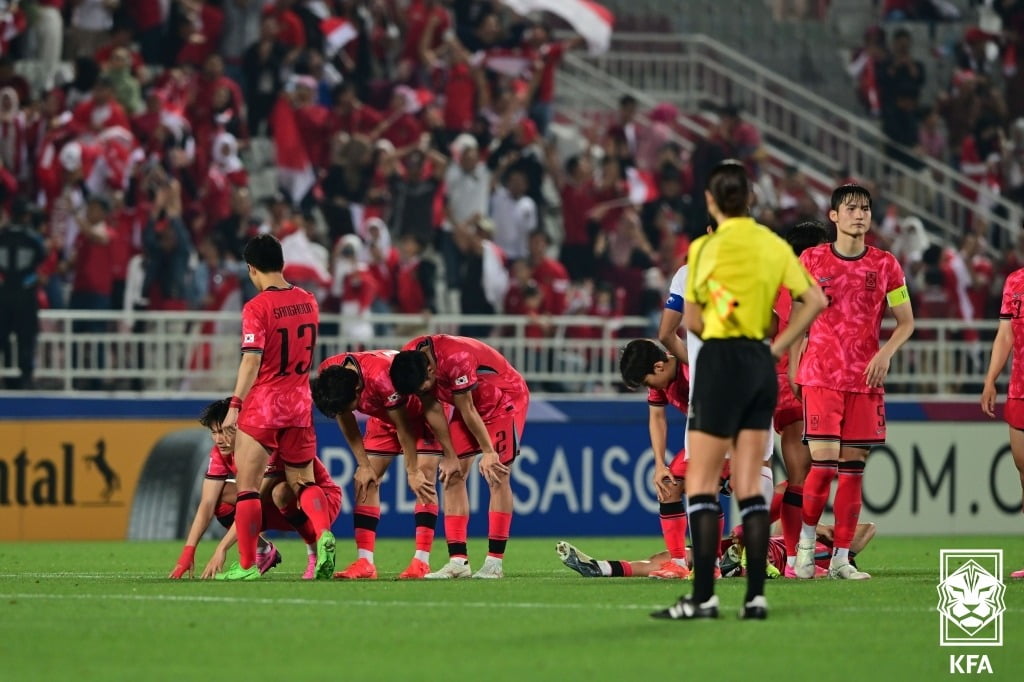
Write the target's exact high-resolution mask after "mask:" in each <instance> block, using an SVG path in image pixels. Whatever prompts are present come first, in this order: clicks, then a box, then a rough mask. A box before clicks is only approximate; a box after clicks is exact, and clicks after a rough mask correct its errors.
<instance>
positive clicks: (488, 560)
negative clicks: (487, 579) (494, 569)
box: [484, 554, 501, 566]
mask: <svg viewBox="0 0 1024 682" xmlns="http://www.w3.org/2000/svg"><path fill="white" fill-rule="evenodd" d="M484 563H485V564H498V565H499V566H501V557H497V556H491V555H490V554H488V555H487V558H485V559H484Z"/></svg>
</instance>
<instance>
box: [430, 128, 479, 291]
mask: <svg viewBox="0 0 1024 682" xmlns="http://www.w3.org/2000/svg"><path fill="white" fill-rule="evenodd" d="M452 153H453V155H454V161H455V162H454V163H452V164H449V166H448V168H447V169H446V170H445V176H444V188H445V221H444V223H443V224H442V226H441V232H440V234H439V235H438V238H439V247H440V250H441V256H442V258H443V259H444V271H445V283H446V285H447V287H448V291H449V292H450V293H452V294H454V293H455V292H457V291H458V289H459V285H460V281H459V272H460V270H461V265H462V264H461V262H460V253H461V252H460V251H459V249H458V248H457V247H456V246H455V237H454V233H455V231H456V230H466V229H468V228H469V227H470V225H471V224H474V223H476V221H478V220H480V219H481V218H483V217H484V216H486V215H488V211H489V205H490V199H491V172H490V171H489V170H488V169H487V164H485V163H484V162H483V161H481V160H480V150H479V147H478V144H477V141H476V138H475V137H473V136H472V135H470V134H468V133H463V134H462V135H459V136H458V137H457V138H455V141H454V142H453V143H452Z"/></svg>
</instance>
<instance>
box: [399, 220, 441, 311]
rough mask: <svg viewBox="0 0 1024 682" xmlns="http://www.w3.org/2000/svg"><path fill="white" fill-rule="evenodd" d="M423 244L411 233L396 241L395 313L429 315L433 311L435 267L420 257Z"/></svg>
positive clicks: (435, 295)
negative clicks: (397, 259) (397, 261)
mask: <svg viewBox="0 0 1024 682" xmlns="http://www.w3.org/2000/svg"><path fill="white" fill-rule="evenodd" d="M423 248H424V245H423V244H422V243H421V242H420V241H419V240H418V239H417V238H416V237H415V236H413V235H411V234H406V235H404V236H403V237H402V238H401V239H400V240H399V241H398V253H399V263H398V274H397V278H396V285H395V304H396V305H395V312H399V313H407V314H414V315H429V314H432V313H436V312H437V293H436V288H435V282H436V280H437V277H436V275H437V266H436V265H435V264H434V263H433V261H431V260H430V259H427V258H423Z"/></svg>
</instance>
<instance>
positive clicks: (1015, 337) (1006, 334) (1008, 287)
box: [981, 268, 1024, 579]
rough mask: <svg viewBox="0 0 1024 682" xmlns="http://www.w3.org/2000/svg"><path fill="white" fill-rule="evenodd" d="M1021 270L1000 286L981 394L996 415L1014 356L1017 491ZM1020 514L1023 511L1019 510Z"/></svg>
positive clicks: (1022, 369)
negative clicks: (996, 323) (998, 385)
mask: <svg viewBox="0 0 1024 682" xmlns="http://www.w3.org/2000/svg"><path fill="white" fill-rule="evenodd" d="M1022 299H1024V268H1021V269H1019V270H1014V271H1013V272H1012V273H1010V276H1009V277H1007V278H1006V284H1004V285H1003V302H1002V304H1001V305H1000V307H999V331H997V332H996V338H995V340H993V341H992V357H991V359H990V360H989V365H988V374H986V375H985V388H984V390H983V391H982V393H981V409H982V410H983V411H984V412H985V414H987V415H988V416H990V417H995V416H996V395H997V393H998V391H997V390H996V380H997V379H999V375H1000V374H1002V373H1003V368H1004V367H1006V361H1007V360H1009V359H1010V353H1011V352H1012V353H1013V365H1012V366H1011V368H1010V385H1009V386H1008V387H1007V391H1006V406H1005V408H1004V409H1003V419H1004V420H1005V421H1006V424H1007V426H1009V428H1010V451H1011V454H1012V455H1013V463H1014V464H1016V465H1017V471H1018V472H1019V474H1020V488H1021V491H1024V315H1021V300H1022ZM1021 511H1024V509H1022V510H1021ZM1010 577H1011V578H1018V579H1019V578H1024V568H1022V569H1020V570H1019V571H1014V572H1013V573H1011V574H1010Z"/></svg>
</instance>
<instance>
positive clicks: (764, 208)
mask: <svg viewBox="0 0 1024 682" xmlns="http://www.w3.org/2000/svg"><path fill="white" fill-rule="evenodd" d="M2 4H3V6H4V9H3V11H2V13H0V25H2V27H3V30H2V32H0V35H2V37H3V40H2V45H0V54H2V56H0V203H2V205H3V207H4V208H5V209H6V211H7V213H8V215H9V216H10V219H9V220H10V222H12V223H19V224H23V225H26V226H29V227H30V228H31V229H32V230H35V231H36V232H37V233H38V235H39V237H40V238H41V239H42V240H43V243H44V245H45V249H44V251H43V254H42V261H41V262H40V263H39V265H38V268H36V269H35V275H36V277H37V280H36V279H35V278H32V286H33V287H35V286H36V281H38V296H37V300H38V304H39V306H41V307H44V308H45V307H49V308H62V307H67V308H73V309H83V310H125V311H131V310H171V311H184V310H237V309H240V306H241V304H242V302H244V300H247V299H248V298H249V297H251V295H252V294H253V293H254V292H253V291H252V290H251V287H250V285H249V283H248V281H247V278H246V277H245V276H244V273H245V268H244V264H242V262H241V258H240V254H241V249H242V246H243V245H244V243H245V241H246V240H247V239H248V238H250V237H251V236H253V235H256V234H258V233H262V232H270V233H272V234H274V235H275V236H277V237H278V238H279V239H281V240H282V242H283V244H284V248H285V255H286V260H287V264H288V271H287V272H286V275H287V276H288V277H289V279H290V280H291V281H294V282H295V283H297V284H300V285H302V286H305V287H307V288H309V289H310V290H311V291H313V292H315V294H316V295H317V297H318V299H319V301H320V304H321V308H322V310H323V311H324V312H325V313H334V312H341V313H345V314H347V315H349V316H352V318H353V319H357V320H359V321H357V322H356V323H354V324H351V325H350V326H349V327H347V328H346V329H345V330H344V333H345V334H346V336H347V337H348V338H350V339H351V340H353V341H357V342H358V341H359V340H360V339H370V338H372V336H373V334H374V325H373V323H372V321H371V320H370V318H369V315H370V314H371V313H373V312H386V311H393V312H401V313H417V314H424V315H429V314H431V313H437V312H443V313H449V312H451V313H459V312H461V313H477V314H491V313H506V314H523V315H529V316H531V324H530V325H529V327H528V330H527V333H528V335H530V336H534V337H543V336H548V335H551V334H553V333H555V332H554V330H555V326H554V324H553V320H554V318H555V316H562V315H574V314H590V315H600V316H603V317H611V316H621V315H646V316H648V317H649V318H650V319H651V320H652V325H653V324H656V318H657V315H658V314H659V313H660V309H661V302H662V298H663V296H664V291H665V290H666V287H667V284H668V279H669V277H670V276H671V274H672V273H674V272H675V271H676V269H677V268H678V267H679V265H680V264H681V263H682V261H683V260H684V259H685V254H686V251H687V248H688V245H689V243H690V241H691V240H692V239H693V238H695V237H697V236H699V235H700V234H702V233H703V232H704V230H705V225H706V222H707V211H706V207H705V205H704V196H703V191H702V188H703V187H704V185H705V180H706V177H707V174H708V173H709V172H710V169H711V168H713V167H714V165H715V164H716V163H717V162H718V161H720V160H721V159H723V158H729V157H735V158H739V159H741V160H743V161H744V163H745V164H746V165H747V167H748V169H749V170H750V172H751V174H752V175H753V177H755V178H757V179H758V183H757V187H758V193H759V197H758V208H757V211H756V217H757V218H758V219H759V220H760V221H761V222H762V223H764V224H767V225H769V226H771V227H773V228H775V229H777V230H779V231H780V232H785V230H786V229H787V228H788V227H789V226H791V225H793V224H795V223H796V222H798V221H800V220H802V219H805V218H809V217H813V218H819V219H820V218H822V217H823V216H824V215H825V214H826V208H827V207H826V206H825V200H826V198H825V197H824V196H821V195H818V194H816V193H815V192H813V190H811V189H809V188H808V187H809V186H808V183H807V182H806V181H805V179H804V178H803V177H802V175H801V174H800V172H799V170H798V169H796V168H794V169H791V170H790V171H789V172H788V173H787V175H786V177H785V178H784V179H783V180H782V181H781V182H774V181H772V179H771V178H769V177H768V174H767V173H764V174H762V173H761V172H760V168H759V166H760V164H761V163H762V161H763V156H764V155H763V150H762V147H761V140H760V135H759V133H758V131H757V130H756V128H755V127H754V126H752V125H751V124H750V123H749V122H746V121H744V120H743V117H742V112H740V111H739V110H737V109H736V108H733V107H728V106H726V107H724V108H722V109H721V110H720V111H718V112H716V113H717V114H718V118H717V120H718V123H717V126H716V128H715V131H714V132H713V134H712V135H711V136H710V137H708V138H707V139H704V140H700V141H698V143H697V145H696V147H695V148H694V149H693V150H690V151H686V150H684V149H683V147H682V146H680V145H679V144H677V143H676V142H674V141H673V140H674V139H675V138H674V133H676V132H677V130H676V120H677V118H678V116H679V112H678V111H677V110H676V109H675V108H674V107H673V106H671V105H668V104H663V105H660V106H658V107H655V108H654V109H653V110H651V111H648V112H643V113H644V114H645V116H644V117H643V122H641V118H640V117H639V114H640V113H641V112H639V111H638V105H637V102H636V101H635V100H634V99H632V98H630V97H628V96H624V97H623V98H622V99H621V101H620V106H619V109H618V111H617V112H614V114H613V115H611V116H610V118H613V119H614V120H613V121H612V123H611V124H610V125H608V126H606V127H604V128H602V129H600V130H592V129H580V128H579V127H578V126H575V125H574V124H575V122H573V121H568V120H565V118H564V117H560V116H559V115H558V112H557V111H556V110H555V109H554V108H553V106H552V105H553V102H554V99H555V94H556V93H555V89H556V86H555V73H556V71H557V69H558V67H559V63H560V61H561V60H562V58H563V56H564V55H565V53H566V52H567V51H569V50H573V49H576V48H578V47H580V46H581V45H582V44H583V40H582V39H581V38H579V37H573V38H568V39H557V38H556V37H555V35H554V34H553V32H552V28H551V25H550V24H548V23H545V22H544V21H541V20H538V19H539V18H538V17H523V16H519V15H516V14H514V13H513V12H511V11H510V10H509V9H508V8H507V7H505V6H504V5H503V4H502V3H500V2H497V1H478V2H472V1H469V0H454V1H452V2H441V1H439V0H336V1H330V0H221V1H215V0H214V1H209V2H200V1H198V0H172V1H171V2H166V1H161V0H132V1H131V2H127V1H123V0H122V1H118V0H41V1H40V2H37V3H35V4H34V5H32V7H31V8H30V10H29V9H25V8H23V7H21V6H20V5H18V4H17V3H2ZM560 35H561V34H560ZM22 65H24V68H22ZM16 66H18V67H19V68H15V67H16ZM556 126H561V127H562V129H563V130H564V129H566V128H568V129H573V128H574V127H575V129H576V130H575V132H576V134H577V135H578V136H581V137H582V138H583V139H584V144H583V145H582V146H581V147H580V148H579V149H581V150H582V151H579V153H572V154H568V153H565V152H566V149H567V145H565V144H559V142H558V140H559V139H560V138H559V137H558V136H556V135H555V134H554V130H555V128H556ZM271 166H272V167H273V170H272V171H270V170H268V169H269V168H270V167H271ZM267 177H270V178H272V179H271V180H270V181H269V182H268V181H265V179H266V178H267ZM861 181H863V179H861ZM877 214H878V215H882V216H885V217H884V220H882V221H881V222H880V224H879V226H878V227H879V229H878V230H877V231H876V235H875V237H876V239H877V240H878V242H879V243H880V244H881V245H883V246H887V247H889V248H891V249H892V250H893V251H894V253H896V255H897V256H898V257H899V258H900V260H901V262H902V263H903V264H904V266H905V268H906V269H907V271H908V275H909V279H910V281H911V282H912V285H913V289H914V292H915V294H916V295H917V296H918V297H920V298H921V300H922V301H923V302H926V303H927V304H928V305H927V306H926V309H925V310H923V311H922V312H923V314H922V315H921V316H922V317H957V316H961V317H964V319H971V318H972V317H980V316H981V315H982V314H984V313H987V312H991V310H990V309H991V307H992V302H993V301H994V300H995V298H994V292H998V290H999V286H1000V283H1001V282H1000V278H1001V274H1002V273H1003V272H1004V271H1008V270H1006V268H1009V269H1012V268H1013V267H1018V266H1019V264H1020V258H1021V257H1024V251H1022V252H1020V253H1018V252H1016V251H1015V252H1013V253H1011V254H1010V256H1009V257H1008V259H1007V263H1006V264H1004V263H994V262H992V261H991V260H990V259H989V257H988V256H987V255H986V252H985V249H984V248H983V239H984V237H983V236H975V235H968V237H967V238H966V239H965V241H964V244H963V245H961V248H953V247H951V248H945V249H943V248H939V247H935V246H931V245H930V244H929V242H928V240H927V238H926V236H925V230H924V226H923V225H922V224H921V222H920V221H919V220H917V219H916V218H913V217H901V216H899V215H898V214H896V213H895V211H893V210H889V211H886V210H885V207H884V205H883V206H880V207H879V210H878V211H877ZM26 281H28V280H26ZM5 286H14V282H12V281H9V282H8V283H7V284H6V285H5ZM968 306H970V309H968ZM77 324H78V325H79V328H80V329H81V330H82V331H94V332H102V331H107V330H108V327H107V326H106V325H105V324H104V323H95V322H79V323H77ZM109 330H110V331H113V329H112V328H110V329H109ZM460 331H461V332H462V333H463V334H472V335H477V336H484V337H486V336H487V335H489V334H490V333H492V332H497V331H499V330H497V329H495V328H492V327H489V326H483V327H466V328H463V329H461V330H460ZM567 333H569V334H577V335H581V336H587V335H588V334H594V333H597V332H596V331H593V330H589V329H587V328H586V327H582V326H576V327H570V328H569V329H568V331H567Z"/></svg>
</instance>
